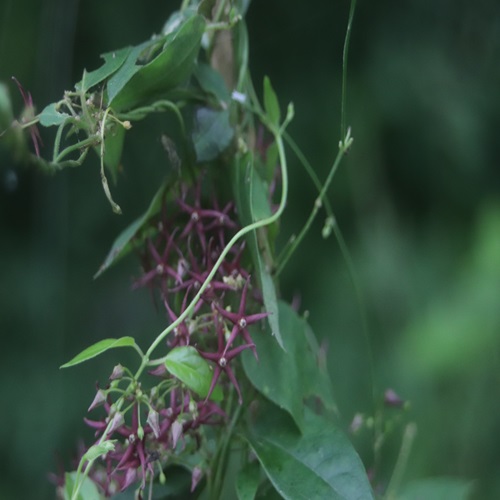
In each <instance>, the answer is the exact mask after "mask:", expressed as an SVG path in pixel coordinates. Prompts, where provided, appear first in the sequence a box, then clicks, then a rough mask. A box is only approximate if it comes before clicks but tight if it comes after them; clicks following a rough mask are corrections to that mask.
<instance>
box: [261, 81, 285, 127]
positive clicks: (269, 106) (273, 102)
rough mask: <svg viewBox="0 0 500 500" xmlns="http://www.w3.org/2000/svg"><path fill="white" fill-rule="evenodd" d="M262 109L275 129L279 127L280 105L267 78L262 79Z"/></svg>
mask: <svg viewBox="0 0 500 500" xmlns="http://www.w3.org/2000/svg"><path fill="white" fill-rule="evenodd" d="M264 109H265V110H266V114H267V116H268V118H269V121H270V122H271V123H272V124H273V125H275V126H276V127H279V124H280V118H281V113H280V105H279V102H278V98H277V97H276V93H275V92H274V89H273V87H272V85H271V80H269V78H268V77H267V76H266V77H264Z"/></svg>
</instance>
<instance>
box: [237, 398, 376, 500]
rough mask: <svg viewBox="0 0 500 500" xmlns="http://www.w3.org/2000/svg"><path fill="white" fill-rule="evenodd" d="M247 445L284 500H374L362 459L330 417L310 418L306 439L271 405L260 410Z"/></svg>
mask: <svg viewBox="0 0 500 500" xmlns="http://www.w3.org/2000/svg"><path fill="white" fill-rule="evenodd" d="M246 439H247V441H248V443H249V444H250V446H251V447H252V449H253V451H254V452H255V454H256V456H257V458H258V459H259V462H260V464H261V466H262V468H263V469H264V471H265V473H266V475H267V476H268V478H269V479H270V481H271V482H272V484H273V485H274V487H275V488H276V490H277V491H278V492H279V494H280V495H281V496H282V497H283V498H285V499H291V500H300V499H304V500H309V499H311V498H328V499H329V500H368V499H373V498H374V496H373V492H372V490H371V487H370V483H369V481H368V478H367V476H366V472H365V469H364V467H363V464H362V462H361V460H360V458H359V456H358V454H357V453H356V451H355V450H354V448H353V446H352V445H351V443H350V442H349V440H348V439H347V437H346V436H345V435H344V434H343V432H342V431H341V430H340V429H339V428H338V427H337V425H336V424H335V423H334V422H333V421H332V420H330V419H328V418H326V417H323V416H318V415H314V414H313V413H312V412H307V413H306V420H305V426H304V428H303V432H302V434H301V433H300V432H299V431H298V429H297V428H296V427H295V425H294V423H293V421H292V420H290V418H289V417H288V415H287V414H286V413H284V412H282V411H280V410H279V409H278V408H276V407H275V406H273V405H270V404H269V405H267V406H265V407H264V408H262V409H261V414H260V416H259V417H257V419H256V421H255V423H254V425H253V427H252V428H251V429H250V431H249V432H248V434H247V436H246Z"/></svg>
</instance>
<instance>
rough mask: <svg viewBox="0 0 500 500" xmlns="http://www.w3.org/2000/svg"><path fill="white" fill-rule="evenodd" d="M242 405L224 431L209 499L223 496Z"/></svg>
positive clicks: (238, 407) (213, 499) (216, 499)
mask: <svg viewBox="0 0 500 500" xmlns="http://www.w3.org/2000/svg"><path fill="white" fill-rule="evenodd" d="M241 408H242V407H241V405H238V406H237V407H236V410H235V412H234V414H233V418H232V419H231V422H230V424H229V427H227V428H226V429H225V431H224V436H223V439H222V445H221V446H220V448H219V450H220V451H219V453H218V454H217V456H216V460H215V468H216V471H215V479H214V482H213V485H212V489H211V491H210V494H209V498H210V499H212V500H218V499H219V498H220V497H221V496H220V495H221V490H222V486H223V473H224V470H225V463H226V462H227V453H228V448H229V443H230V442H231V438H232V436H233V432H234V428H235V426H236V423H237V422H238V419H239V418H240V414H241Z"/></svg>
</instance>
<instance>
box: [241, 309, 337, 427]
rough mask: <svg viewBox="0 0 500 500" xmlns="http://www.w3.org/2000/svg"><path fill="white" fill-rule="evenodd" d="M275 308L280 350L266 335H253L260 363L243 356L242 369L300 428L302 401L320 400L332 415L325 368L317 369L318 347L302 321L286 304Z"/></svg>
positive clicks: (328, 381)
mask: <svg viewBox="0 0 500 500" xmlns="http://www.w3.org/2000/svg"><path fill="white" fill-rule="evenodd" d="M278 307H279V321H280V325H279V329H280V331H281V332H282V340H283V349H281V348H280V347H279V346H278V345H277V344H276V342H275V341H274V339H273V338H271V336H270V335H269V334H266V333H263V332H259V331H254V332H253V333H252V338H253V340H254V343H255V346H256V349H257V352H258V353H259V361H258V362H257V361H256V360H255V358H254V357H253V356H248V354H246V353H242V358H243V367H244V369H245V373H246V374H247V376H248V378H249V379H250V381H251V382H252V384H253V385H254V387H255V388H256V389H257V390H259V391H260V392H261V393H262V394H264V396H266V397H267V398H268V399H270V400H271V401H273V402H274V403H276V404H277V405H278V406H279V407H280V408H283V409H285V410H286V411H287V412H288V413H290V415H291V416H292V417H293V419H294V420H295V422H296V424H297V425H298V426H299V428H302V427H303V425H304V400H305V399H307V398H310V397H319V398H320V400H321V401H322V402H323V404H324V406H325V407H326V408H327V409H328V410H329V411H331V412H332V413H333V412H334V411H335V403H334V400H333V396H332V387H331V383H330V380H329V377H328V373H327V372H326V368H324V367H321V366H320V365H319V360H318V352H317V346H315V345H314V342H313V340H314V337H311V336H312V332H310V331H309V327H308V325H307V323H306V322H305V320H304V319H303V318H301V317H299V316H298V315H297V313H296V312H295V311H294V310H293V309H292V308H291V307H290V305H288V304H286V303H285V302H279V304H278Z"/></svg>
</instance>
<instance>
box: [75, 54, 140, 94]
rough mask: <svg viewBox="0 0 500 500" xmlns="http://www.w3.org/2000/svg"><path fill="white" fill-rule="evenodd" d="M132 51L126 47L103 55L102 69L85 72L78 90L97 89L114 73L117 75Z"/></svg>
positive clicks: (77, 86) (77, 85) (78, 84)
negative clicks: (98, 85) (96, 87)
mask: <svg viewBox="0 0 500 500" xmlns="http://www.w3.org/2000/svg"><path fill="white" fill-rule="evenodd" d="M131 51H132V47H125V48H123V49H119V50H114V51H112V52H106V54H102V55H101V57H102V58H103V59H104V64H103V65H102V66H101V67H100V68H98V69H96V70H94V71H91V72H90V73H87V72H86V71H85V70H84V72H83V78H82V81H81V82H78V83H77V84H76V85H75V87H76V89H77V90H83V92H87V91H88V90H89V89H91V88H92V87H95V86H96V85H97V84H98V83H101V82H103V81H104V80H105V79H106V78H109V77H110V76H111V75H113V73H116V71H118V70H119V69H120V67H121V66H122V64H123V63H124V62H125V60H126V59H127V57H128V55H129V54H130V52H131Z"/></svg>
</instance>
